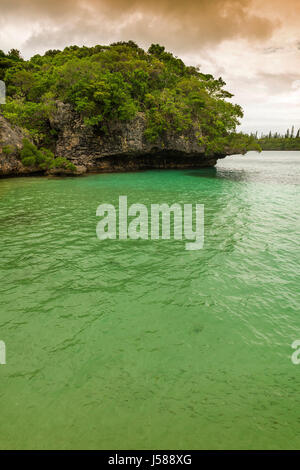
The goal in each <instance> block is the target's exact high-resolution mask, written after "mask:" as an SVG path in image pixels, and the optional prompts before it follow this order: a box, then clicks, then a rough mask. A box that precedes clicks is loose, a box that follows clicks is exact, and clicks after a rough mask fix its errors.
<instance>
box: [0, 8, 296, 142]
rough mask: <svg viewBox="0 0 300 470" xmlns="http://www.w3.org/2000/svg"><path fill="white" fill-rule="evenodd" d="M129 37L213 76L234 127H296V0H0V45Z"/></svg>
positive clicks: (53, 45) (29, 51)
mask: <svg viewBox="0 0 300 470" xmlns="http://www.w3.org/2000/svg"><path fill="white" fill-rule="evenodd" d="M127 40H133V41H135V42H136V43H138V44H139V45H140V46H141V47H144V48H148V47H149V46H150V45H151V44H152V43H159V44H161V45H164V46H165V47H166V49H167V50H168V51H170V52H173V53H174V55H176V56H178V57H180V58H181V59H183V61H184V62H185V63H186V64H187V65H199V66H200V69H201V71H202V72H204V73H212V74H213V75H214V76H216V78H217V77H219V76H221V77H222V78H223V79H224V80H225V82H226V84H227V85H226V89H227V90H228V91H230V92H232V93H233V94H234V98H233V101H234V102H236V103H238V104H240V105H241V106H242V107H243V110H244V118H243V120H242V124H241V126H240V130H242V131H244V132H255V131H256V130H257V131H258V132H259V133H261V132H264V133H265V132H269V131H270V130H272V131H280V132H284V131H285V130H286V129H287V128H288V127H291V126H292V125H294V126H295V128H296V129H298V128H300V0H0V49H2V50H4V51H5V52H7V51H8V50H9V49H11V48H17V49H19V50H20V51H21V53H22V55H23V57H24V58H29V57H30V56H32V55H34V54H42V53H44V52H45V51H46V50H48V49H63V48H64V47H65V46H69V45H74V44H77V45H79V46H82V45H86V46H92V45H96V44H110V43H112V42H115V41H127Z"/></svg>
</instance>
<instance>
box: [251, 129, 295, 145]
mask: <svg viewBox="0 0 300 470" xmlns="http://www.w3.org/2000/svg"><path fill="white" fill-rule="evenodd" d="M257 140H258V142H259V145H260V146H261V148H262V150H300V129H298V131H297V132H295V128H294V126H293V127H292V128H291V129H287V131H286V133H285V134H280V133H278V132H275V133H273V134H272V132H270V133H269V134H267V135H262V136H261V137H260V138H259V139H257Z"/></svg>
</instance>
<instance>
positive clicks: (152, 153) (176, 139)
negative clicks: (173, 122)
mask: <svg viewBox="0 0 300 470" xmlns="http://www.w3.org/2000/svg"><path fill="white" fill-rule="evenodd" d="M49 125H50V127H51V129H53V130H55V132H56V134H57V139H56V143H55V148H54V153H55V155H56V156H60V157H64V158H66V159H67V160H68V161H70V162H71V163H73V164H74V165H75V166H76V170H75V171H72V170H69V169H61V168H59V169H58V168H52V169H50V170H41V169H40V168H38V167H26V166H24V165H23V164H22V163H21V161H20V159H19V152H20V150H21V148H22V142H23V138H24V134H23V132H22V130H21V129H20V128H18V127H16V126H13V125H11V124H10V123H9V122H8V121H7V120H6V119H5V118H4V117H3V116H1V115H0V177H6V176H26V175H66V176H68V175H69V176H73V175H82V174H85V173H89V172H93V173H95V172H105V173H108V172H126V171H137V170H147V169H187V168H211V167H213V166H215V164H216V162H217V160H218V159H219V158H224V157H225V156H226V155H229V154H232V153H235V152H234V151H232V152H231V151H228V153H227V154H226V155H212V156H207V155H206V154H205V148H204V146H203V145H201V144H200V141H199V137H201V128H200V125H199V123H197V122H195V123H194V126H193V128H192V129H189V130H188V131H186V132H185V133H182V134H180V135H178V134H175V133H173V134H170V133H169V134H167V135H166V136H165V137H164V139H160V140H159V141H156V142H155V143H151V142H149V141H147V140H146V138H145V136H144V133H145V128H146V118H145V116H144V114H143V113H138V114H137V116H136V117H135V119H134V120H132V121H130V122H112V123H110V124H109V125H108V126H109V127H108V131H107V132H106V133H103V132H102V133H100V132H97V131H95V130H94V129H93V128H91V127H87V126H86V125H85V124H84V122H83V120H82V118H81V117H80V116H78V115H76V114H75V113H74V112H73V110H72V108H71V106H70V105H68V104H64V103H61V102H58V103H57V104H56V110H55V112H54V113H53V114H52V116H51V120H50V121H49ZM7 147H9V152H8V151H7Z"/></svg>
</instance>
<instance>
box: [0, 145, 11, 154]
mask: <svg viewBox="0 0 300 470" xmlns="http://www.w3.org/2000/svg"><path fill="white" fill-rule="evenodd" d="M2 152H3V153H4V155H6V156H9V155H11V154H12V153H13V152H14V147H13V146H12V145H4V147H2Z"/></svg>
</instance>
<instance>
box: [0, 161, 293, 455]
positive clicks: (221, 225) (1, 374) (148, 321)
mask: <svg viewBox="0 0 300 470" xmlns="http://www.w3.org/2000/svg"><path fill="white" fill-rule="evenodd" d="M299 183H300V152H263V153H262V154H260V155H259V154H256V153H252V152H251V153H249V154H247V155H246V156H232V157H227V158H226V159H225V160H222V161H219V163H218V165H217V167H216V169H209V170H186V171H147V172H140V173H127V174H102V175H101V174H100V175H90V176H87V177H82V178H67V179H46V178H31V177H30V178H18V179H6V180H0V252H1V264H0V276H1V282H0V309H1V311H0V340H3V341H5V344H6V351H7V364H6V365H0V448H2V449H5V448H38V449H52V448H61V449H68V448H72V449H77V448H98V449H102V448H104V449H105V448H106V449H127V448H128V449H138V448H139V449H164V448H165V449H205V448H209V449H224V448H225V449H232V448H235V449H240V448H244V449H254V448H256V449H259V448H264V449H272V448H277V449H278V448H291V449H293V448H300V408H299V390H300V365H299V366H296V365H294V364H293V363H292V362H291V354H292V353H293V349H292V348H291V343H292V342H293V341H294V340H296V339H300V315H299V296H298V292H299V285H300V283H299V274H300V273H299V261H300V260H299V215H300V214H299V212H300V195H299V186H298V185H299ZM119 195H127V196H128V202H129V203H130V204H131V203H134V202H140V203H144V204H146V205H147V206H149V205H150V204H151V203H162V202H167V203H169V204H171V203H173V202H179V203H182V204H183V203H193V204H195V203H202V204H204V205H205V243H204V248H203V249H202V250H199V251H186V250H185V249H184V242H182V241H174V240H163V241H162V240H157V241H151V240H149V241H148V240H142V241H141V240H136V241H134V240H122V241H119V240H116V241H110V240H108V241H99V240H98V239H97V238H96V235H95V228H96V224H97V221H98V219H97V218H96V208H97V206H98V205H99V204H101V203H103V202H106V203H111V204H115V205H117V204H118V197H119Z"/></svg>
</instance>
